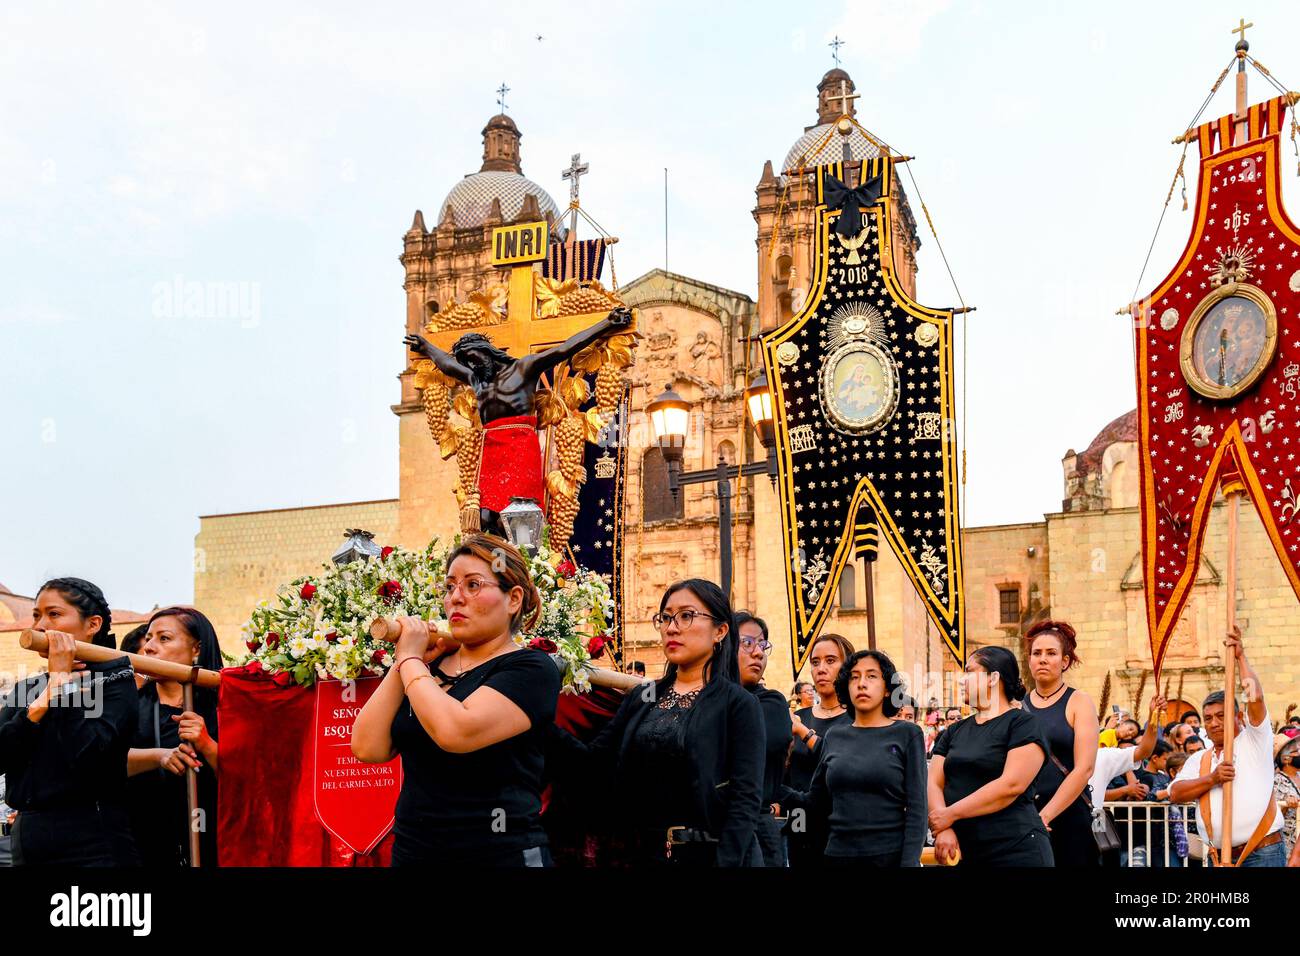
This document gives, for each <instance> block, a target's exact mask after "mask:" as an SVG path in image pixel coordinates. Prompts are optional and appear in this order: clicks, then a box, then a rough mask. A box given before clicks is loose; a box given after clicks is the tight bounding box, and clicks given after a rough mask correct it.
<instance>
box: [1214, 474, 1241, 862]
mask: <svg viewBox="0 0 1300 956" xmlns="http://www.w3.org/2000/svg"><path fill="white" fill-rule="evenodd" d="M1240 506H1241V490H1240V489H1239V488H1237V489H1234V490H1232V491H1230V492H1228V560H1227V571H1226V574H1225V578H1226V579H1227V582H1226V583H1227V587H1228V615H1227V619H1228V633H1229V634H1231V633H1232V630H1233V628H1235V627H1236V626H1237V517H1238V512H1239V510H1240ZM1236 731H1237V655H1236V653H1235V652H1233V651H1230V652H1229V653H1228V659H1227V660H1226V661H1224V662H1223V759H1224V760H1225V761H1227V762H1229V763H1231V761H1232V745H1233V740H1234V738H1235V737H1236ZM1219 843H1220V849H1219V859H1220V860H1221V861H1222V863H1223V865H1224V866H1231V865H1232V781H1231V780H1229V781H1227V782H1225V783H1224V785H1223V826H1222V827H1221V836H1220V838H1219Z"/></svg>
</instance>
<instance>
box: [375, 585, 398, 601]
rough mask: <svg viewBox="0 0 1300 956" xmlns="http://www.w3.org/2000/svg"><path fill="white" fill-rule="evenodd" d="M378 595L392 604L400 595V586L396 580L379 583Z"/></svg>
mask: <svg viewBox="0 0 1300 956" xmlns="http://www.w3.org/2000/svg"><path fill="white" fill-rule="evenodd" d="M379 596H380V597H381V598H383V599H384V600H385V601H387V602H388V603H390V604H392V603H393V602H395V601H396V600H397V599H398V598H399V597H401V596H402V586H401V584H399V583H398V582H396V581H385V582H384V583H383V584H381V585H379Z"/></svg>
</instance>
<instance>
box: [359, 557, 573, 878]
mask: <svg viewBox="0 0 1300 956" xmlns="http://www.w3.org/2000/svg"><path fill="white" fill-rule="evenodd" d="M445 588H446V593H445V597H444V599H443V600H444V608H445V612H446V616H447V621H448V624H449V626H450V628H451V637H452V638H453V641H454V649H453V645H450V644H442V643H441V642H440V647H442V652H441V653H439V654H437V655H436V656H434V657H433V660H432V661H431V662H430V663H428V664H426V663H425V661H424V658H425V656H426V654H427V651H428V649H429V629H428V625H427V624H425V622H424V621H421V620H420V619H419V618H414V617H408V618H403V619H402V636H401V637H400V638H399V639H398V641H397V648H396V650H395V652H394V658H395V660H396V663H395V664H394V665H393V667H392V668H390V669H389V671H388V674H387V676H385V677H384V680H383V682H382V683H381V684H380V686H379V689H378V690H376V691H375V693H374V695H373V696H372V697H371V698H370V700H368V701H367V702H366V705H365V706H364V707H363V708H362V709H361V713H360V714H358V715H357V719H356V723H355V724H354V725H353V728H352V753H353V754H354V755H355V756H356V757H357V759H358V760H363V761H366V762H367V763H383V762H386V761H388V760H391V759H392V758H393V757H394V756H396V755H397V754H401V756H402V791H401V794H400V795H399V796H398V799H397V822H396V824H395V826H394V828H393V833H394V841H393V865H394V866H401V865H412V864H428V865H434V866H439V867H446V866H458V865H467V866H511V867H516V866H549V865H550V862H551V858H550V853H549V851H548V849H547V845H546V833H545V831H544V830H543V829H542V825H541V821H540V814H541V807H542V797H541V795H542V769H543V764H544V760H545V758H544V745H545V742H546V739H547V736H548V731H549V728H550V726H551V724H552V722H553V721H554V719H555V704H556V700H557V698H558V697H559V694H560V673H559V669H558V668H556V666H555V664H554V662H552V661H551V659H550V658H549V657H548V656H547V655H546V654H543V653H542V652H541V651H535V650H530V649H528V648H524V647H520V646H519V645H518V644H516V643H515V640H514V637H515V635H516V634H517V633H519V631H520V630H522V629H527V628H529V627H532V626H533V624H534V623H535V622H536V621H537V618H538V616H539V615H540V613H541V595H540V594H539V593H538V591H537V588H536V587H535V586H534V585H533V582H532V578H531V577H530V576H529V574H528V564H527V562H526V561H525V559H524V557H523V555H522V554H520V553H519V551H518V550H517V549H516V548H515V547H514V546H513V545H511V544H509V543H507V542H505V541H503V540H501V539H500V538H495V537H492V536H491V535H473V536H472V537H469V538H466V539H465V541H464V542H463V543H462V544H461V545H460V546H459V547H457V548H456V549H455V550H454V551H452V552H451V554H450V555H449V556H448V562H447V580H446V583H445Z"/></svg>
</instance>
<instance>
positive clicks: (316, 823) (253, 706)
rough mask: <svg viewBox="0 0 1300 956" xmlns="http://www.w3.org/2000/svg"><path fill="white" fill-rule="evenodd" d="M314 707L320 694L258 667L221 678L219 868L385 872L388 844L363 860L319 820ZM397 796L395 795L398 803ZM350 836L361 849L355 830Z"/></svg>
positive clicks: (231, 671) (387, 841) (388, 841)
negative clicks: (346, 868)
mask: <svg viewBox="0 0 1300 956" xmlns="http://www.w3.org/2000/svg"><path fill="white" fill-rule="evenodd" d="M357 696H358V698H359V699H360V698H361V694H360V693H358V695H357ZM361 702H362V703H364V700H362V701H361ZM316 705H317V694H316V692H315V691H314V690H312V689H309V688H306V687H299V686H298V685H296V684H294V683H293V682H292V680H290V679H289V676H288V675H287V674H279V675H276V676H275V677H272V676H271V675H270V674H267V673H266V672H264V671H262V670H261V669H260V668H258V667H230V668H226V669H225V670H223V671H222V672H221V697H220V703H219V705H218V712H217V719H218V723H219V726H220V728H221V776H220V778H219V780H218V783H217V827H218V830H217V836H218V839H217V862H218V864H219V865H220V866H313V867H315V866H387V865H388V862H389V859H390V855H391V848H392V837H391V836H389V837H387V838H385V839H383V840H381V841H380V842H379V844H378V845H377V846H375V847H373V849H372V850H371V852H369V853H359V852H356V850H355V849H354V847H353V846H349V845H348V844H347V843H345V842H344V841H343V840H342V839H340V838H339V837H337V836H335V835H334V834H333V833H332V832H331V831H330V830H327V829H326V828H325V826H323V825H322V823H321V821H320V819H318V817H317V809H316V808H317V780H316V773H315V767H316V766H317V763H316V743H317V741H319V740H320V739H322V736H323V735H322V734H321V733H319V732H317V728H316V712H317V709H316ZM346 706H348V707H351V706H354V705H353V704H351V703H349V704H347V705H346ZM356 706H359V704H357V705H356ZM348 723H349V725H350V723H351V721H349V722H348ZM349 732H350V731H349ZM349 739H350V738H349ZM363 789H364V788H363ZM396 793H397V791H396V789H395V788H394V790H393V796H394V799H395V798H396ZM326 802H327V803H329V802H330V801H329V799H328V798H327V801H326ZM391 810H392V808H391V806H390V807H389V810H388V816H389V818H391V816H392V812H391ZM331 820H332V818H331ZM348 832H349V836H350V837H351V838H352V839H354V840H355V841H356V843H357V844H360V843H362V842H363V841H362V838H361V837H355V836H352V835H351V828H350V827H349V828H348Z"/></svg>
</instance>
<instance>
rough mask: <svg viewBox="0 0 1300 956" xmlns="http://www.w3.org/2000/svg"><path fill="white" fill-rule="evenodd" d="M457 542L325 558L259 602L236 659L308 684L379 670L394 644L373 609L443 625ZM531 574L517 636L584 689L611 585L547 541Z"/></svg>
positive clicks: (568, 684)
mask: <svg viewBox="0 0 1300 956" xmlns="http://www.w3.org/2000/svg"><path fill="white" fill-rule="evenodd" d="M459 544H460V538H459V536H458V537H456V538H455V539H453V540H452V543H451V546H450V547H443V546H442V545H441V544H440V543H439V541H438V539H437V538H435V539H434V540H433V541H432V542H430V544H429V546H428V547H426V548H425V549H424V550H422V551H410V550H407V549H405V548H384V549H383V556H382V557H381V558H378V559H376V560H371V561H354V562H353V563H351V564H347V565H344V566H342V567H335V566H333V565H325V569H324V571H323V572H322V573H321V574H319V575H316V576H311V577H302V578H297V579H295V580H294V581H292V582H290V583H289V584H286V585H283V586H282V587H280V588H279V589H278V590H277V591H276V595H275V597H274V598H273V599H271V600H262V601H259V602H258V604H257V607H256V608H254V610H253V613H252V616H251V617H250V618H249V620H248V622H247V623H246V624H245V625H244V628H243V630H244V641H245V645H246V646H247V648H248V654H247V655H246V656H245V657H244V658H243V659H242V660H240V661H239V662H238V663H240V664H244V665H247V664H252V663H254V662H256V663H257V664H258V665H259V666H260V667H261V668H262V669H263V670H264V671H266V672H267V673H270V674H272V675H278V674H286V675H288V676H289V678H290V679H291V680H292V681H293V682H294V683H297V684H301V685H303V686H307V687H310V686H311V685H312V684H313V683H314V682H315V681H316V680H317V679H327V678H333V679H335V680H352V679H355V678H357V677H362V676H366V675H383V674H385V673H387V671H388V668H389V667H391V666H392V665H393V648H394V645H393V643H392V642H391V641H384V640H376V639H375V638H373V637H372V636H371V634H370V625H371V624H372V623H373V622H374V621H375V620H376V619H377V618H380V617H404V616H408V615H410V616H414V617H419V618H421V619H423V620H425V621H428V622H429V624H430V625H431V626H432V627H436V628H438V629H440V630H444V631H445V630H447V629H448V628H447V622H446V620H445V618H444V617H443V613H442V612H443V604H442V599H443V587H442V582H443V580H444V579H445V577H446V571H447V560H446V558H447V554H448V553H450V551H452V550H454V549H455V548H456V547H457V546H458V545H459ZM529 573H530V574H531V575H532V578H533V583H534V584H535V585H537V590H538V591H539V593H540V594H541V598H542V612H541V615H540V616H539V618H538V621H537V623H536V624H535V625H534V627H532V628H531V629H530V630H528V631H526V632H523V633H521V634H518V635H516V637H515V641H516V642H517V643H519V644H520V645H523V646H528V647H534V648H537V649H539V650H543V651H545V652H547V653H549V654H550V655H551V657H552V659H553V660H554V661H555V663H556V666H557V667H559V668H560V670H561V672H562V677H563V689H564V692H565V693H586V692H587V691H589V690H590V689H591V683H590V680H589V679H588V662H589V661H590V660H591V659H592V652H593V651H594V652H595V654H596V656H600V655H601V654H602V653H603V648H604V646H605V645H606V644H608V643H609V642H610V640H611V638H612V632H611V623H610V622H611V621H612V620H613V618H614V600H613V597H612V595H611V594H610V589H609V583H608V582H607V581H606V580H605V578H604V577H602V576H601V575H598V574H595V573H593V572H591V571H588V570H586V569H584V568H579V567H576V566H575V565H574V564H573V563H572V562H570V561H566V560H564V559H563V558H562V557H561V555H559V554H558V553H555V552H553V551H551V550H550V549H549V548H548V547H546V546H543V547H541V548H539V549H538V551H537V553H536V554H535V555H534V556H533V557H532V558H531V559H529Z"/></svg>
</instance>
